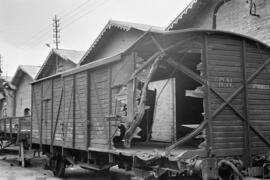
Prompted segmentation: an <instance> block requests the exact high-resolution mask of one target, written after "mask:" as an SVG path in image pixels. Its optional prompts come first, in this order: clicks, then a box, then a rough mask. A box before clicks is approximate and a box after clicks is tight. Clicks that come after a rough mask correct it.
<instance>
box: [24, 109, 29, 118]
mask: <svg viewBox="0 0 270 180" xmlns="http://www.w3.org/2000/svg"><path fill="white" fill-rule="evenodd" d="M24 116H30V109H29V108H25V109H24Z"/></svg>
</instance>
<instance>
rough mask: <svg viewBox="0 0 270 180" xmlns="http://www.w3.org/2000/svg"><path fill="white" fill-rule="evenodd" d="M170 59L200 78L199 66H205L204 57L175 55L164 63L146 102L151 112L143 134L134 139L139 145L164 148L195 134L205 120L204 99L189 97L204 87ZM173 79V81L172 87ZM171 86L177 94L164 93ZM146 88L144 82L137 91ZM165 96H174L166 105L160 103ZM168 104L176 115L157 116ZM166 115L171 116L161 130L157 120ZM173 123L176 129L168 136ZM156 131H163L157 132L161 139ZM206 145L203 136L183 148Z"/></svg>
mask: <svg viewBox="0 0 270 180" xmlns="http://www.w3.org/2000/svg"><path fill="white" fill-rule="evenodd" d="M166 58H172V59H174V60H175V61H177V62H181V63H182V64H183V65H185V66H186V67H187V68H189V69H190V70H192V71H194V72H196V74H198V75H200V71H199V70H198V66H199V65H200V63H201V53H185V54H174V55H171V57H165V59H164V60H162V61H161V63H160V64H159V67H158V69H157V72H156V73H155V74H154V76H153V78H152V80H151V81H150V83H149V86H148V90H147V98H146V105H147V106H148V109H147V110H146V111H145V114H144V117H143V120H142V122H141V124H140V125H139V128H140V132H139V133H138V134H137V135H138V136H139V137H140V138H138V137H137V138H134V139H133V144H137V145H138V144H139V143H138V142H148V143H150V144H153V143H155V144H156V143H160V144H162V145H164V144H168V143H173V142H175V141H177V140H178V139H180V138H182V137H184V136H185V135H187V134H189V133H190V132H191V131H193V130H194V129H195V128H196V127H197V126H198V125H199V124H200V123H201V122H202V121H203V119H204V117H203V113H204V109H203V98H201V97H200V98H198V97H196V96H195V97H194V96H190V95H188V94H190V93H187V92H193V91H194V90H196V88H198V87H200V86H201V84H199V83H198V82H196V81H194V80H193V79H191V78H190V77H188V76H187V75H185V74H184V73H182V72H180V71H178V70H177V69H176V68H174V67H172V66H170V65H169V64H168V63H167V62H166V60H167V59H166ZM171 79H173V81H172V84H170V83H169V82H170V80H171ZM161 82H162V83H161ZM168 85H172V86H173V87H172V88H174V90H171V89H170V91H168V92H164V91H165V90H164V89H166V86H168ZM142 86H143V82H141V81H138V82H137V89H141V87H142ZM151 86H152V88H151ZM153 87H154V88H153ZM162 93H171V94H165V96H164V97H163V98H164V99H169V100H167V102H165V103H164V101H161V102H159V100H160V99H161V98H162V97H161V96H162V95H161V94H162ZM137 100H138V98H137ZM168 101H173V102H168ZM159 103H163V104H159ZM166 103H172V107H171V108H168V109H167V110H168V111H171V113H173V114H172V115H170V114H169V113H170V112H166V111H165V112H160V113H158V112H157V111H158V110H160V109H158V106H162V109H164V108H165V106H166V105H168V104H166ZM174 106H175V107H174ZM173 108H174V109H173ZM165 109H166V108H165ZM164 114H165V115H166V114H168V116H166V119H162V120H160V121H159V122H158V123H159V124H160V125H159V127H158V125H155V120H156V119H155V116H156V115H164ZM170 122H172V124H171V126H172V127H170V130H171V132H172V133H171V134H168V132H169V130H168V131H167V132H165V131H166V130H165V129H166V125H167V124H169V123H170ZM155 128H156V129H155ZM153 131H159V132H157V136H159V137H160V138H159V139H157V138H155V137H153V136H154V134H153ZM161 136H167V138H166V137H164V138H162V137H161ZM168 136H171V137H168ZM203 141H204V137H203V136H201V135H199V136H197V137H196V138H194V139H193V140H191V141H189V142H187V143H185V144H184V145H183V146H184V147H191V148H198V147H201V146H200V144H201V143H202V142H203Z"/></svg>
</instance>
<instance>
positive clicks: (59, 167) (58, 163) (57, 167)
mask: <svg viewBox="0 0 270 180" xmlns="http://www.w3.org/2000/svg"><path fill="white" fill-rule="evenodd" d="M50 166H51V170H52V171H53V174H54V176H56V177H63V176H64V175H65V168H66V165H65V161H64V159H63V158H62V157H56V158H52V159H51V161H50Z"/></svg>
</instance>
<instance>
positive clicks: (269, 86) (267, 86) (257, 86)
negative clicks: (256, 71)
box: [248, 84, 270, 89]
mask: <svg viewBox="0 0 270 180" xmlns="http://www.w3.org/2000/svg"><path fill="white" fill-rule="evenodd" d="M248 86H249V88H252V89H270V84H249V85H248Z"/></svg>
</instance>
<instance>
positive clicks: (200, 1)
mask: <svg viewBox="0 0 270 180" xmlns="http://www.w3.org/2000/svg"><path fill="white" fill-rule="evenodd" d="M210 1H211V0H191V2H190V3H189V5H188V6H187V7H186V8H185V9H184V10H183V11H182V12H181V13H180V14H179V15H178V16H177V17H176V18H175V19H174V20H173V21H172V22H171V23H170V24H169V26H168V27H166V29H165V30H167V31H168V30H172V29H174V27H175V26H176V25H177V24H178V23H179V22H180V21H182V20H184V18H185V17H188V16H189V14H191V12H192V11H193V10H194V9H197V8H199V9H200V8H203V7H204V6H203V5H206V4H207V3H209V2H210Z"/></svg>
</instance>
